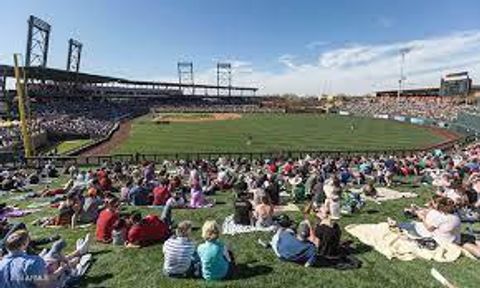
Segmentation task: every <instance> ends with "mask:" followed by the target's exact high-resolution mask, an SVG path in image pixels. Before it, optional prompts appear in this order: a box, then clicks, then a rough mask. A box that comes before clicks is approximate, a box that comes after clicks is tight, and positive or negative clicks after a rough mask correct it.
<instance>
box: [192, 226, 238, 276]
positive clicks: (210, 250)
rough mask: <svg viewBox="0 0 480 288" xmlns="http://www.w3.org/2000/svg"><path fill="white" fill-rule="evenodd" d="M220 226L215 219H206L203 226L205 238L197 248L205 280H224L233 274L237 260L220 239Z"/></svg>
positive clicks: (203, 236)
mask: <svg viewBox="0 0 480 288" xmlns="http://www.w3.org/2000/svg"><path fill="white" fill-rule="evenodd" d="M219 236H220V227H219V226H218V224H217V223H216V222H215V221H206V222H205V224H203V227H202V238H203V239H204V240H205V242H203V243H202V244H200V245H199V246H198V248H197V253H198V255H199V257H200V262H201V266H202V276H203V279H205V280H223V279H228V278H230V277H231V276H232V275H233V272H234V269H235V260H234V258H233V254H232V252H231V251H229V250H228V248H227V246H225V244H223V242H222V241H220V240H219Z"/></svg>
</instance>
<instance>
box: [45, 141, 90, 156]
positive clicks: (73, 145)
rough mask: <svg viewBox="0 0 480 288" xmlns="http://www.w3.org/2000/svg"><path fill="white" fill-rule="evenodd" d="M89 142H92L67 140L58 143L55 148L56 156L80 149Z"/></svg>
mask: <svg viewBox="0 0 480 288" xmlns="http://www.w3.org/2000/svg"><path fill="white" fill-rule="evenodd" d="M90 142H92V140H91V139H77V140H68V141H62V142H61V143H59V144H58V145H57V146H55V147H56V148H57V152H58V154H60V155H62V154H65V153H68V152H70V151H72V150H74V149H77V148H80V147H82V146H83V145H86V144H88V143H90ZM54 149H55V148H54Z"/></svg>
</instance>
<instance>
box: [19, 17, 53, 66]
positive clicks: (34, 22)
mask: <svg viewBox="0 0 480 288" xmlns="http://www.w3.org/2000/svg"><path fill="white" fill-rule="evenodd" d="M50 30H51V26H50V24H48V23H47V22H45V21H43V20H41V19H39V18H37V17H35V16H33V15H31V16H30V18H29V19H28V38H27V53H26V54H25V66H27V67H30V66H40V67H44V68H45V67H47V59H48V45H49V42H50Z"/></svg>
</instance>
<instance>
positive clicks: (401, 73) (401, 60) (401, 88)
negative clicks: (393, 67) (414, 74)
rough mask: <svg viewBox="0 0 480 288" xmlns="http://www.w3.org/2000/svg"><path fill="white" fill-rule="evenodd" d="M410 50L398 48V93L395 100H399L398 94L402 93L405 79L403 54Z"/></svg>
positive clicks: (410, 49)
mask: <svg viewBox="0 0 480 288" xmlns="http://www.w3.org/2000/svg"><path fill="white" fill-rule="evenodd" d="M410 51H412V48H409V47H407V48H402V49H400V79H398V94H397V100H400V96H401V95H402V92H403V83H404V82H403V81H405V80H406V78H405V76H404V75H403V66H404V65H405V55H407V54H408V53H410Z"/></svg>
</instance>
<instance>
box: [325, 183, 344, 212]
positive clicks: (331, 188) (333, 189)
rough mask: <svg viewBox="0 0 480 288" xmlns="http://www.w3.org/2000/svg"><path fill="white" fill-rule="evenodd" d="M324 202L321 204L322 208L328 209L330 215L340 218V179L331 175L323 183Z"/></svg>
mask: <svg viewBox="0 0 480 288" xmlns="http://www.w3.org/2000/svg"><path fill="white" fill-rule="evenodd" d="M323 189H324V191H325V197H326V199H325V202H324V204H323V207H324V209H327V210H328V213H329V214H330V215H331V217H333V218H335V219H340V207H341V203H340V202H341V194H342V188H341V186H340V180H339V179H338V178H337V177H336V176H335V175H333V176H332V178H331V179H329V181H326V183H325V185H324V188H323Z"/></svg>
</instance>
